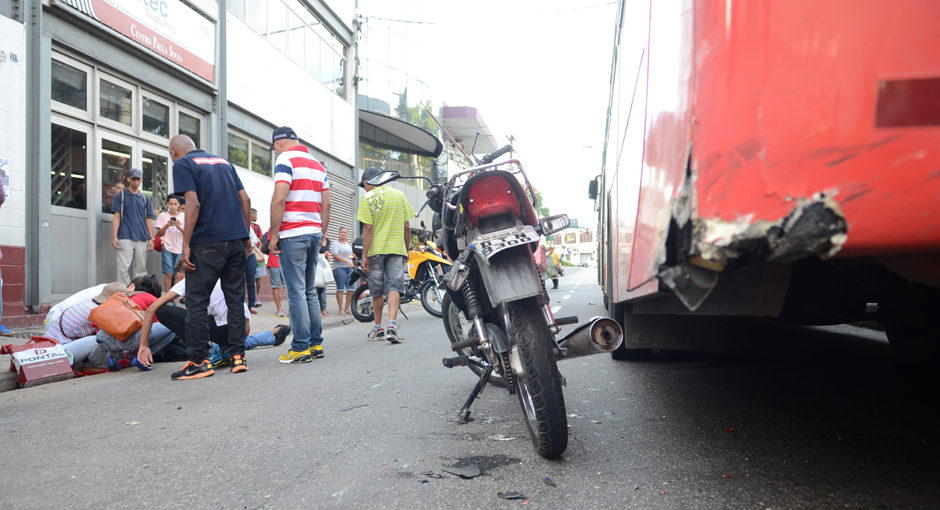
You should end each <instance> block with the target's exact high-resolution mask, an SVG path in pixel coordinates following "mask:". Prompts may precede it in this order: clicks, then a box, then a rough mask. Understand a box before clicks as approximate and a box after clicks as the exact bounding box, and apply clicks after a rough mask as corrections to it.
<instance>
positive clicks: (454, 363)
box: [444, 356, 493, 423]
mask: <svg viewBox="0 0 940 510" xmlns="http://www.w3.org/2000/svg"><path fill="white" fill-rule="evenodd" d="M467 365H473V366H475V367H477V368H481V369H483V373H482V374H481V375H480V380H479V381H477V385H476V386H474V387H473V391H471V392H470V396H469V397H468V398H467V401H466V402H464V404H463V407H462V408H460V412H459V413H457V420H456V421H457V422H458V423H470V406H471V405H473V401H474V400H476V399H477V397H478V396H479V395H480V392H482V391H483V388H484V387H486V383H487V382H488V381H489V380H490V375H492V374H493V365H490V364H489V363H480V362H479V361H477V360H473V359H470V357H469V356H455V357H453V358H444V366H445V367H447V368H454V367H465V366H467Z"/></svg>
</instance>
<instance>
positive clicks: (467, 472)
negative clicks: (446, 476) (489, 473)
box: [444, 464, 483, 478]
mask: <svg viewBox="0 0 940 510" xmlns="http://www.w3.org/2000/svg"><path fill="white" fill-rule="evenodd" d="M444 471H446V472H448V473H450V474H452V475H457V476H459V477H461V478H475V477H477V476H480V475H482V474H483V472H482V471H480V466H478V465H476V464H470V465H469V466H461V467H449V468H444Z"/></svg>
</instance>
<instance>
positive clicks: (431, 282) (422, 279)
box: [351, 234, 451, 322]
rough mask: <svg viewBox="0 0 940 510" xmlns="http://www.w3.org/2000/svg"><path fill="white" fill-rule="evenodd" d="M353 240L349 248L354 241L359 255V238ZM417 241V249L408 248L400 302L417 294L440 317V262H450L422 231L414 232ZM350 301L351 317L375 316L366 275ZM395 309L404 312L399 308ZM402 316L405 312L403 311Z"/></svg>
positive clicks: (426, 306) (443, 293)
mask: <svg viewBox="0 0 940 510" xmlns="http://www.w3.org/2000/svg"><path fill="white" fill-rule="evenodd" d="M356 241H357V242H354V243H353V252H354V253H355V252H356V250H357V244H358V249H359V252H360V253H356V256H357V257H360V258H361V251H362V248H361V242H359V240H358V239H357V240H356ZM418 241H419V245H418V247H417V249H415V250H411V251H409V252H408V273H407V274H406V276H405V293H404V294H403V295H402V296H401V304H405V303H410V302H411V301H414V300H415V299H416V298H417V299H419V300H420V301H421V306H423V307H424V309H425V310H426V311H427V312H428V313H429V314H431V315H433V316H434V317H437V318H438V319H440V318H441V317H443V316H444V311H443V303H444V295H445V294H446V292H445V291H444V289H442V288H441V285H440V283H441V279H442V278H443V277H444V273H445V272H446V271H447V270H445V269H444V266H450V265H451V262H450V261H449V260H447V259H446V258H444V257H443V256H442V253H441V251H440V249H438V247H437V245H436V244H434V243H433V242H431V241H430V240H429V239H427V238H426V237H425V236H424V235H423V234H418ZM448 270H449V269H448ZM352 302H353V306H352V308H351V310H352V312H353V317H355V318H356V319H358V320H359V321H361V322H372V321H374V320H375V314H374V312H373V310H372V295H371V294H369V285H368V284H367V283H366V278H363V284H362V285H359V287H357V288H356V291H355V292H353V295H352ZM399 313H402V315H404V312H401V310H399ZM405 318H408V316H407V315H405Z"/></svg>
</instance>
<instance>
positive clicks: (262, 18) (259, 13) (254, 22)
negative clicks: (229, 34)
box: [244, 0, 279, 35]
mask: <svg viewBox="0 0 940 510" xmlns="http://www.w3.org/2000/svg"><path fill="white" fill-rule="evenodd" d="M271 1H272V2H277V1H279V0H271ZM267 4H268V3H267V2H266V1H265V0H245V18H244V19H245V22H246V23H248V26H250V27H251V29H252V30H254V31H255V32H258V33H259V34H261V35H264V34H265V32H267V24H268V5H267Z"/></svg>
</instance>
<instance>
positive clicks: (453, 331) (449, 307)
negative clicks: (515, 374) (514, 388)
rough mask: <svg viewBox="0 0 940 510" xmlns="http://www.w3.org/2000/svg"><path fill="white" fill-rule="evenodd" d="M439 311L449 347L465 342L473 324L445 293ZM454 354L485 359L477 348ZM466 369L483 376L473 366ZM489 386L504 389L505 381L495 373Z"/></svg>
mask: <svg viewBox="0 0 940 510" xmlns="http://www.w3.org/2000/svg"><path fill="white" fill-rule="evenodd" d="M441 310H442V315H443V317H444V332H445V333H447V338H448V339H449V340H450V343H451V345H453V344H455V343H457V342H460V341H462V340H465V339H466V338H467V335H469V334H470V328H472V327H473V324H472V323H471V322H470V321H468V320H467V318H466V317H464V315H463V312H461V311H460V309H459V308H457V305H455V304H454V302H453V301H451V300H450V296H448V295H447V293H446V292H445V293H444V301H443V302H442V303H441ZM451 350H453V349H451ZM454 352H456V353H457V354H458V355H460V356H476V357H478V358H480V359H486V358H485V357H484V356H483V353H481V352H480V348H479V347H470V348H466V349H457V350H456V351H454ZM468 368H469V369H470V370H472V371H473V373H474V374H476V375H478V376H479V375H483V370H481V369H479V368H477V367H475V366H472V365H471V366H469V367H468ZM489 384H492V385H493V386H496V387H499V388H505V387H506V381H505V380H504V379H503V376H501V375H499V374H498V373H496V372H493V373H492V374H491V375H490V380H489Z"/></svg>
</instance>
